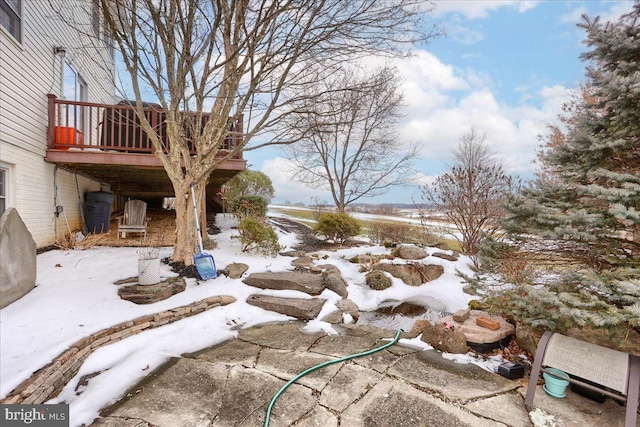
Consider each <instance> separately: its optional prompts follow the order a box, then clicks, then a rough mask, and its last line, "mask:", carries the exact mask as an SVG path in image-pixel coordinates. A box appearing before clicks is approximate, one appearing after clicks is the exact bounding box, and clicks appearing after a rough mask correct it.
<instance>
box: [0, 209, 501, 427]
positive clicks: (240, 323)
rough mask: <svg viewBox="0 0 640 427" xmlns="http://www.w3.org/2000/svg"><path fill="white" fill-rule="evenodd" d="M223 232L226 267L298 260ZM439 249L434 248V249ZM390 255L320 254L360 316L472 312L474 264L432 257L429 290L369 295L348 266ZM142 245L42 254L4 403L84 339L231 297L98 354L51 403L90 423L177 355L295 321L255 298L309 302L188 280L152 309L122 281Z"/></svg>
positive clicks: (6, 326)
mask: <svg viewBox="0 0 640 427" xmlns="http://www.w3.org/2000/svg"><path fill="white" fill-rule="evenodd" d="M218 225H219V226H220V228H221V229H222V233H221V234H217V235H215V236H212V238H213V239H214V240H215V241H216V242H217V248H216V249H215V250H211V251H207V252H208V253H210V254H212V255H213V257H214V258H215V261H216V264H217V267H218V268H223V267H225V266H226V265H227V264H230V263H232V262H243V263H245V264H247V265H249V266H250V267H249V271H248V272H247V274H251V273H255V272H263V271H284V270H289V269H291V267H290V262H291V260H292V259H291V258H290V257H282V256H278V257H276V258H270V257H263V256H259V255H253V254H247V253H243V252H242V251H241V248H240V244H239V241H238V239H233V238H232V236H233V235H234V234H236V233H237V231H236V230H234V229H232V225H234V223H233V219H232V218H231V217H230V216H229V215H219V217H218ZM278 234H279V238H280V242H281V244H282V245H284V246H286V247H287V248H289V249H290V248H292V247H293V246H294V245H295V243H296V242H297V241H298V240H297V238H296V236H295V235H293V234H288V233H286V232H283V231H282V230H278ZM171 251H172V249H171V248H161V249H160V256H161V257H166V256H169V255H170V254H171ZM434 251H435V249H434ZM387 252H388V249H386V248H384V247H379V246H373V247H359V248H351V249H344V250H340V251H337V252H321V253H320V256H321V257H322V256H324V255H326V256H328V258H327V259H326V260H322V263H323V264H324V263H331V264H334V265H336V266H337V267H338V268H339V269H340V271H341V272H342V275H343V277H344V278H345V279H346V281H347V282H348V283H349V286H348V292H349V298H350V299H351V300H353V301H354V302H355V303H356V304H357V305H358V306H359V307H360V309H361V310H362V311H371V310H375V309H376V308H378V307H379V306H380V305H381V304H383V303H385V305H388V304H389V302H390V301H397V302H398V303H400V302H403V301H412V302H418V303H422V304H429V305H430V306H431V307H433V308H434V309H435V310H438V311H447V312H454V311H456V310H458V309H460V308H464V307H466V306H467V303H468V301H469V300H470V297H469V296H468V295H466V294H464V293H463V292H462V287H463V283H462V282H461V279H460V278H459V277H457V276H456V269H458V270H461V271H464V272H468V263H469V260H468V258H466V257H464V256H462V257H460V260H459V261H457V262H456V263H451V262H448V261H444V260H441V259H439V258H434V257H429V262H430V263H441V264H442V265H443V266H444V268H445V272H444V274H443V275H442V276H441V277H440V278H439V279H437V280H435V281H433V282H430V283H429V284H426V285H423V286H420V287H412V286H408V285H405V284H404V283H403V282H402V281H400V280H398V279H393V286H392V287H391V288H389V289H386V290H384V291H374V290H371V289H369V288H368V287H367V286H366V285H365V284H364V283H365V279H364V273H360V272H359V271H358V270H359V267H358V265H356V264H352V263H350V262H349V261H348V259H349V258H351V257H353V256H354V255H357V254H365V253H368V254H382V253H387ZM137 260H138V254H137V249H136V248H124V247H123V248H111V247H95V248H91V249H87V250H70V251H62V250H55V251H50V252H46V253H43V254H41V255H38V258H37V263H38V278H37V283H36V288H35V289H33V290H32V291H31V292H30V293H29V294H27V295H25V296H24V297H23V298H21V299H19V300H18V301H16V302H14V303H12V304H10V305H9V306H7V307H5V308H4V309H2V310H0V397H5V396H6V395H7V394H8V393H9V392H11V390H13V389H14V388H15V387H16V386H17V385H18V384H20V383H21V382H22V381H23V380H25V379H27V378H29V376H31V374H32V373H33V372H34V371H37V370H38V369H40V368H41V367H43V366H44V365H46V364H47V363H49V362H50V361H51V360H52V359H53V358H54V357H55V356H57V355H58V354H60V353H61V352H63V351H64V350H66V349H67V348H68V347H69V346H70V345H71V344H73V343H74V342H76V341H77V340H78V339H80V338H82V337H85V336H88V335H90V334H92V333H95V332H98V331H100V330H102V329H105V328H107V327H109V326H112V325H114V324H117V323H120V322H123V321H126V320H131V319H134V318H137V317H139V316H143V315H145V314H151V313H156V312H159V311H163V310H167V309H170V308H174V307H177V306H181V305H185V304H189V303H191V302H193V301H198V300H201V299H203V298H207V297H210V296H215V295H231V296H233V297H235V298H236V299H237V301H236V302H235V303H233V304H230V305H227V306H223V307H218V308H214V309H212V310H209V311H207V312H204V313H201V314H198V315H196V316H192V317H189V318H186V319H183V320H180V321H178V322H175V323H172V324H169V325H165V326H162V327H160V328H157V329H154V330H150V331H145V332H143V333H140V334H138V335H135V336H132V337H129V338H126V339H124V340H122V341H119V342H117V343H114V344H112V345H108V346H105V347H102V348H99V349H98V350H97V351H95V352H94V353H93V354H92V355H91V356H90V357H89V358H88V359H87V360H86V362H85V363H84V365H83V366H82V367H81V369H80V371H79V372H78V374H77V375H76V377H74V378H73V379H72V380H71V381H70V383H69V384H68V385H67V387H66V388H65V389H64V390H63V391H62V393H61V394H60V395H59V396H58V397H57V398H55V399H53V400H52V401H50V402H49V403H59V402H66V403H69V404H70V411H71V413H70V418H71V425H72V426H79V425H81V424H83V423H86V424H90V423H91V421H92V420H93V419H94V418H95V417H97V416H98V412H99V410H100V409H101V408H103V407H105V406H107V405H109V404H111V403H113V402H115V401H116V400H117V399H118V398H119V397H120V396H121V395H123V394H124V392H125V391H126V390H127V389H128V388H129V387H131V386H132V385H133V384H134V383H135V382H136V381H138V380H139V379H141V378H142V377H144V376H146V375H147V374H148V373H149V372H151V371H153V370H154V369H155V368H157V367H159V366H160V365H161V364H162V363H164V362H165V361H167V360H168V359H169V358H170V357H173V356H179V355H180V354H183V353H188V352H193V351H196V350H199V349H202V348H205V347H208V346H211V345H214V344H217V343H220V342H223V341H225V340H228V339H230V338H233V337H235V336H236V335H237V333H238V330H239V329H241V328H247V327H251V326H254V325H258V324H261V323H267V322H273V321H282V320H287V319H289V318H288V317H287V316H284V315H280V314H277V313H273V312H269V311H265V310H263V309H260V308H258V307H254V306H251V305H249V304H247V303H246V302H245V301H246V299H247V297H248V296H249V295H250V294H269V295H277V296H284V297H297V298H310V296H309V295H307V294H304V293H301V292H297V291H272V290H261V289H257V288H253V287H250V286H247V285H245V284H244V283H242V281H241V280H239V279H236V280H234V279H229V278H227V277H218V278H216V279H212V280H208V281H202V282H198V281H196V280H195V279H187V288H186V290H185V291H184V292H182V293H179V294H177V295H174V296H172V297H171V298H169V299H167V300H164V301H161V302H157V303H155V304H149V305H136V304H134V303H131V302H129V301H125V300H122V299H120V297H119V296H118V293H117V292H118V286H116V285H114V282H116V281H117V280H120V279H126V278H129V277H133V276H137V273H138V272H137ZM161 268H162V271H161V274H162V275H163V277H170V276H173V275H175V274H174V273H172V272H171V271H170V268H169V267H168V266H166V265H164V264H163V265H162V266H161ZM321 297H322V298H325V299H327V303H326V304H325V306H324V308H323V310H322V312H321V313H320V315H319V316H318V318H322V317H323V316H324V315H325V314H328V313H330V312H331V311H333V309H334V307H335V302H336V301H338V300H339V299H340V297H339V296H338V295H337V294H335V293H334V292H332V291H329V290H325V291H324V292H323V293H322V295H321ZM307 329H308V330H309V331H317V330H324V331H326V332H327V333H335V331H334V330H333V328H332V326H331V325H329V324H327V323H324V322H320V321H317V320H314V321H311V322H308V325H307ZM403 341H404V342H405V343H406V344H408V345H414V346H418V347H421V348H429V347H428V346H427V345H426V344H424V343H423V342H422V341H420V340H419V339H414V340H403ZM455 360H456V361H459V362H461V363H476V364H479V365H481V366H483V367H485V368H486V369H489V370H493V369H494V367H495V366H497V364H499V363H500V361H499V360H489V361H479V360H476V359H474V358H473V357H471V356H459V355H456V357H455ZM97 372H99V374H98V375H96V376H94V377H92V378H91V379H90V381H89V382H88V384H87V385H83V386H80V388H79V390H81V391H82V393H80V394H78V392H77V391H76V388H77V387H78V384H79V380H80V378H81V377H82V376H84V375H87V374H93V373H97Z"/></svg>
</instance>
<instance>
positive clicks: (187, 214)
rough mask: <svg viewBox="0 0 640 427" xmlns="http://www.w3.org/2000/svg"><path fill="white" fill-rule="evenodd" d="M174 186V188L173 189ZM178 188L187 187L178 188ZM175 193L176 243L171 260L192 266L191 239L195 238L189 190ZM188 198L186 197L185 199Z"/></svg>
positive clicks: (192, 243)
mask: <svg viewBox="0 0 640 427" xmlns="http://www.w3.org/2000/svg"><path fill="white" fill-rule="evenodd" d="M175 187H176V186H174V189H175ZM179 188H186V189H188V188H189V187H185V186H180V187H179ZM175 193H176V206H175V207H176V242H175V246H174V248H173V255H172V256H171V260H172V261H174V262H177V261H182V262H183V263H184V264H185V265H192V264H193V255H194V253H195V252H194V247H195V246H196V245H195V244H194V243H195V242H194V241H193V239H194V238H195V237H196V236H197V235H196V230H195V223H194V220H193V213H192V212H193V206H192V203H193V202H192V201H191V195H190V194H189V190H181V191H179V190H175ZM186 196H188V197H186Z"/></svg>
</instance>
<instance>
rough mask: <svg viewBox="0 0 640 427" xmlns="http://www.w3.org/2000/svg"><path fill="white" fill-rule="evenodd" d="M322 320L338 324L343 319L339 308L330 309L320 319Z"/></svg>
mask: <svg viewBox="0 0 640 427" xmlns="http://www.w3.org/2000/svg"><path fill="white" fill-rule="evenodd" d="M320 320H321V321H322V322H327V323H331V324H332V325H339V324H341V323H342V322H343V321H344V318H343V317H342V312H341V311H340V310H336V311H332V312H331V313H329V314H327V315H326V316H324V317H323V318H322V319H320Z"/></svg>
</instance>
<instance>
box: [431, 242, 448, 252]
mask: <svg viewBox="0 0 640 427" xmlns="http://www.w3.org/2000/svg"><path fill="white" fill-rule="evenodd" d="M431 246H432V247H434V248H437V249H440V250H441V251H448V250H449V245H448V244H447V242H438V243H434V244H433V245H431Z"/></svg>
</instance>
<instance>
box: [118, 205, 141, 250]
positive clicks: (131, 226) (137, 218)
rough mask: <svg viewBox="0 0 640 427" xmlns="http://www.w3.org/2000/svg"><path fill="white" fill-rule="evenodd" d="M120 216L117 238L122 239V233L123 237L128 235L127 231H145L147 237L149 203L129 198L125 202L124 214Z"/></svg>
mask: <svg viewBox="0 0 640 427" xmlns="http://www.w3.org/2000/svg"><path fill="white" fill-rule="evenodd" d="M117 218H118V237H117V239H116V240H120V233H122V238H123V239H124V238H126V237H127V233H144V237H145V238H146V237H147V223H148V222H149V218H147V204H146V203H145V202H143V201H142V200H135V199H134V200H129V201H127V202H126V203H125V204H124V215H122V216H119V217H117Z"/></svg>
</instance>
